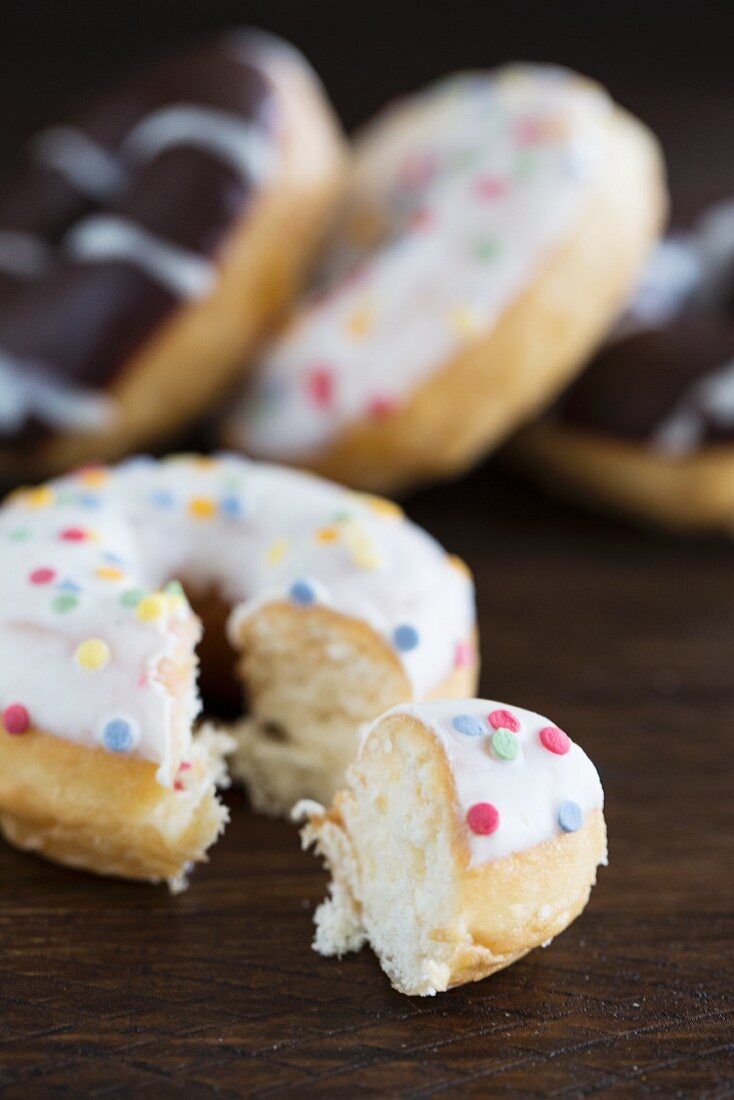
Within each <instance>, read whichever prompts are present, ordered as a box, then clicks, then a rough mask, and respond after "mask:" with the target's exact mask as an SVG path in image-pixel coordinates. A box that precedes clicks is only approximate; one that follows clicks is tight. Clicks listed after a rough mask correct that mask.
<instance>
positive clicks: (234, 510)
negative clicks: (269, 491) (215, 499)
mask: <svg viewBox="0 0 734 1100" xmlns="http://www.w3.org/2000/svg"><path fill="white" fill-rule="evenodd" d="M219 507H220V509H221V510H222V512H224V514H225V516H229V517H230V519H239V517H240V516H242V515H244V513H245V506H244V505H243V503H242V501H241V500H240V498H239V497H222V499H221V501H220V502H219Z"/></svg>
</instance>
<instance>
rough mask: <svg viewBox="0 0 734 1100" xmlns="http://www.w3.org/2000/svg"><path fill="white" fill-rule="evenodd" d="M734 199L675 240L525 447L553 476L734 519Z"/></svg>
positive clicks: (727, 527)
mask: <svg viewBox="0 0 734 1100" xmlns="http://www.w3.org/2000/svg"><path fill="white" fill-rule="evenodd" d="M733 292H734V207H732V205H731V204H724V205H721V206H718V207H715V208H714V209H712V210H710V211H708V212H707V213H706V214H705V215H704V216H703V217H702V219H701V220H700V222H699V224H698V225H697V226H696V227H695V228H694V230H692V231H691V232H689V233H686V234H678V235H676V236H675V237H672V238H670V239H669V240H667V241H665V242H663V243H662V244H661V245H660V247H659V249H658V251H657V253H656V254H655V256H654V257H653V261H652V263H651V265H650V268H649V270H648V272H647V273H646V276H645V278H644V279H643V280H642V283H641V285H640V287H639V288H638V290H637V292H636V294H635V295H634V297H633V299H632V301H631V303H630V306H629V309H628V311H627V314H626V315H625V317H624V318H623V321H622V323H621V324H620V326H619V330H618V331H617V332H615V333H614V334H613V335H612V337H610V339H609V341H608V343H607V345H606V346H605V347H604V348H603V350H602V351H601V352H600V353H599V355H597V356H596V357H595V358H594V360H593V361H592V362H591V363H590V365H589V366H588V368H587V369H586V370H585V371H584V373H583V374H582V375H581V376H580V378H579V379H578V380H577V381H576V382H574V384H573V385H572V386H571V387H570V388H569V390H568V391H567V392H566V393H565V394H564V395H563V397H562V399H561V400H560V401H559V402H558V404H557V406H556V407H555V408H554V409H553V411H552V413H551V414H549V415H548V416H547V417H545V418H544V419H543V420H542V421H541V422H540V423H539V424H536V425H533V426H532V427H530V428H528V429H527V430H526V431H524V432H523V433H521V435H520V437H519V438H518V439H517V440H516V441H515V443H514V444H513V449H512V454H513V457H514V458H515V459H516V460H517V461H518V462H519V463H520V464H521V466H522V467H523V468H524V469H526V470H527V471H528V472H530V473H531V474H532V476H534V477H536V478H539V479H541V480H542V481H543V483H544V484H546V485H547V486H548V487H549V488H552V489H554V490H556V491H561V492H565V493H567V494H569V495H572V496H574V497H578V498H580V499H582V500H584V501H586V502H587V503H590V504H591V505H593V506H597V507H600V508H601V507H606V508H609V509H613V510H616V511H619V512H626V513H628V514H629V515H631V516H634V517H637V518H639V519H643V520H647V521H654V522H657V523H662V524H665V525H668V526H670V527H675V528H680V529H688V530H707V529H708V530H719V531H725V532H732V531H734V476H732V475H733V474H734V297H733Z"/></svg>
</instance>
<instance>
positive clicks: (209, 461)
mask: <svg viewBox="0 0 734 1100" xmlns="http://www.w3.org/2000/svg"><path fill="white" fill-rule="evenodd" d="M192 461H193V463H194V465H195V466H198V467H199V468H200V469H201V470H211V469H213V468H214V466H216V465H218V462H217V459H216V458H214V457H213V456H212V455H196V456H194V458H193V459H192Z"/></svg>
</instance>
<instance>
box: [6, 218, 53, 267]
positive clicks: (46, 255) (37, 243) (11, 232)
mask: <svg viewBox="0 0 734 1100" xmlns="http://www.w3.org/2000/svg"><path fill="white" fill-rule="evenodd" d="M52 255H53V252H52V249H51V246H50V245H48V244H46V242H45V241H44V240H42V239H41V238H40V237H35V236H34V235H33V234H32V233H22V232H20V231H19V230H17V229H0V271H5V272H7V273H8V274H9V275H17V276H19V277H20V278H22V279H33V278H35V277H36V276H37V275H41V274H42V273H43V272H44V271H45V270H46V268H47V267H48V265H49V263H50V262H51V257H52Z"/></svg>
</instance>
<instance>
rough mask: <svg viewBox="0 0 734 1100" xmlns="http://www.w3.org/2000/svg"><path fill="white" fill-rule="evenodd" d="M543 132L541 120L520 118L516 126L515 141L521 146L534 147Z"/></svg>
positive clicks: (541, 138) (541, 137) (540, 139)
mask: <svg viewBox="0 0 734 1100" xmlns="http://www.w3.org/2000/svg"><path fill="white" fill-rule="evenodd" d="M544 132H545V127H544V125H543V120H542V118H522V119H520V122H519V123H518V125H517V140H518V141H519V142H520V144H521V145H535V144H536V142H538V141H542V140H543V136H544Z"/></svg>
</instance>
